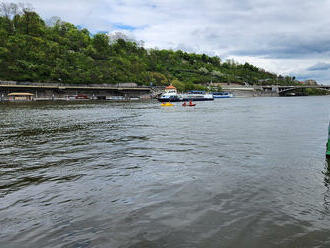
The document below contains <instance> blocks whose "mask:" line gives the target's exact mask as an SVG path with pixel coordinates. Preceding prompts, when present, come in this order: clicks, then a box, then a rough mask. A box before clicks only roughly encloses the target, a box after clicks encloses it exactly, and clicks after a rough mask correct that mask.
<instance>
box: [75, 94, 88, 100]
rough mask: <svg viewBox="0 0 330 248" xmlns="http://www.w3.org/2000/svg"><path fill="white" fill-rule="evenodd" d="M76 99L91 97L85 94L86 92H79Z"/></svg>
mask: <svg viewBox="0 0 330 248" xmlns="http://www.w3.org/2000/svg"><path fill="white" fill-rule="evenodd" d="M76 99H79V100H81V99H89V98H88V96H87V95H85V94H78V95H76Z"/></svg>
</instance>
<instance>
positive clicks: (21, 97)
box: [8, 92, 34, 101]
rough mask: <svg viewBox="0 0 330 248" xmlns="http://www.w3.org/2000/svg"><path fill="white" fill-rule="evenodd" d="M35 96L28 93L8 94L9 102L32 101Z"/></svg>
mask: <svg viewBox="0 0 330 248" xmlns="http://www.w3.org/2000/svg"><path fill="white" fill-rule="evenodd" d="M33 96H34V95H33V94H32V93H27V92H13V93H9V94H8V100H9V101H32V100H33Z"/></svg>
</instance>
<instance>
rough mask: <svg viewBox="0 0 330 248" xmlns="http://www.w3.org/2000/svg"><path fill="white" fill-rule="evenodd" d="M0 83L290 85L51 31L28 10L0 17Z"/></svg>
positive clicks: (179, 55) (180, 56) (241, 68)
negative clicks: (227, 83)
mask: <svg viewBox="0 0 330 248" xmlns="http://www.w3.org/2000/svg"><path fill="white" fill-rule="evenodd" d="M1 13H2V14H1V16H0V79H1V80H14V81H30V82H57V83H67V84H91V83H93V84H98V83H100V84H101V83H112V84H115V83H121V82H135V83H137V84H139V85H149V84H150V82H152V83H153V85H167V84H169V83H171V82H172V83H173V84H174V85H176V86H177V87H178V88H179V90H187V89H200V88H203V87H204V86H205V85H206V84H207V83H208V82H211V81H212V82H214V83H216V82H222V83H226V82H237V83H242V84H244V82H246V83H248V84H264V85H265V84H283V85H284V84H285V85H288V84H295V81H294V78H291V77H282V76H278V75H276V74H273V73H269V72H266V71H265V70H263V69H260V68H258V67H255V66H253V65H251V64H248V63H245V64H237V63H235V62H233V61H226V62H222V61H221V59H220V58H219V57H210V56H207V55H206V54H195V53H186V52H184V51H180V50H179V51H172V50H157V49H145V48H143V47H142V46H139V45H137V43H136V42H134V41H129V40H127V39H126V40H125V39H117V40H116V41H112V42H110V41H111V39H110V37H109V36H108V35H106V34H101V33H99V34H96V35H92V34H91V33H90V32H89V31H88V30H87V29H79V28H77V27H76V26H74V25H73V24H70V23H67V22H63V21H60V20H57V21H56V22H55V23H54V24H53V25H46V23H45V21H44V20H42V19H41V18H40V16H39V15H38V14H37V13H35V12H34V11H32V10H29V9H26V8H23V9H21V10H20V11H17V9H16V10H15V12H14V11H10V10H9V11H7V12H5V11H2V12H1Z"/></svg>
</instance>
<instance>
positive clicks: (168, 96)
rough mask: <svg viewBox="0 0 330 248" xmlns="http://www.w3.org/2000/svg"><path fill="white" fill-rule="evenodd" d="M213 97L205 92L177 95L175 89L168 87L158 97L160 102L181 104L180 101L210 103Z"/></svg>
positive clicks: (194, 91) (171, 86)
mask: <svg viewBox="0 0 330 248" xmlns="http://www.w3.org/2000/svg"><path fill="white" fill-rule="evenodd" d="M212 100H214V97H213V95H212V94H209V93H206V92H205V91H197V90H193V91H189V92H188V93H184V94H178V93H177V90H176V88H175V87H174V86H173V85H170V86H168V87H166V88H165V93H163V94H161V95H160V97H158V101H160V102H182V101H212Z"/></svg>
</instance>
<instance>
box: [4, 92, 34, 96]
mask: <svg viewBox="0 0 330 248" xmlns="http://www.w3.org/2000/svg"><path fill="white" fill-rule="evenodd" d="M8 96H33V94H32V93H26V92H14V93H9V94H8Z"/></svg>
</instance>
